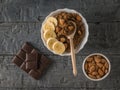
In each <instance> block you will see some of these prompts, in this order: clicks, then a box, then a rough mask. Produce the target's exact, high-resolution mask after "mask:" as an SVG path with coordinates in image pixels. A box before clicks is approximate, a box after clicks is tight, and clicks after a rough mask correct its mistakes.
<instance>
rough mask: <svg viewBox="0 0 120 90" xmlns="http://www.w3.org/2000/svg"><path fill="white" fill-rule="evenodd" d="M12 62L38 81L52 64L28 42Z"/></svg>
mask: <svg viewBox="0 0 120 90" xmlns="http://www.w3.org/2000/svg"><path fill="white" fill-rule="evenodd" d="M12 62H13V63H14V64H16V65H17V66H18V67H20V68H21V69H22V70H23V71H25V72H26V73H28V74H29V75H30V76H31V77H33V78H34V79H36V80H38V79H39V78H40V77H41V76H42V74H43V73H44V72H45V71H46V69H47V67H48V66H49V64H50V63H51V61H50V60H49V59H48V58H47V57H45V56H44V55H42V54H40V53H39V52H38V51H37V50H36V49H35V48H34V47H32V45H30V44H29V43H28V42H27V43H25V44H24V45H23V46H22V49H21V50H19V52H18V53H17V54H16V56H15V57H14V58H13V60H12Z"/></svg>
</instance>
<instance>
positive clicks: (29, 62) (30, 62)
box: [26, 53, 38, 69]
mask: <svg viewBox="0 0 120 90" xmlns="http://www.w3.org/2000/svg"><path fill="white" fill-rule="evenodd" d="M37 56H38V54H37V53H30V54H26V68H27V69H37V68H38V66H37V62H38V61H37Z"/></svg>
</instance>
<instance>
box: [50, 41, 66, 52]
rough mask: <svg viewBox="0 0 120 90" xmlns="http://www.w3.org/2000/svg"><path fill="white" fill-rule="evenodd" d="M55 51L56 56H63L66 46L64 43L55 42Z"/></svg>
mask: <svg viewBox="0 0 120 90" xmlns="http://www.w3.org/2000/svg"><path fill="white" fill-rule="evenodd" d="M52 48H53V51H54V52H55V53H56V54H62V53H63V52H64V51H65V46H64V44H63V43H62V42H59V41H57V42H55V43H54V44H53V47H52Z"/></svg>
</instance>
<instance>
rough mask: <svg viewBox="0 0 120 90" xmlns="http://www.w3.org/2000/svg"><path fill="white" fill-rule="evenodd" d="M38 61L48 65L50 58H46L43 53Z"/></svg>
mask: <svg viewBox="0 0 120 90" xmlns="http://www.w3.org/2000/svg"><path fill="white" fill-rule="evenodd" d="M40 62H41V63H42V64H45V65H48V64H50V63H51V62H50V60H49V59H48V58H46V57H45V56H44V55H42V56H41V59H40Z"/></svg>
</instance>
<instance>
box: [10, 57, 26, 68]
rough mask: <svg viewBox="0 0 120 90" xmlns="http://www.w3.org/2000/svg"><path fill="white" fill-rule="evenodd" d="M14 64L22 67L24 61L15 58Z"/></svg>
mask: <svg viewBox="0 0 120 90" xmlns="http://www.w3.org/2000/svg"><path fill="white" fill-rule="evenodd" d="M12 62H13V63H15V64H16V65H17V66H20V65H21V64H22V63H23V62H24V60H22V59H20V58H18V57H17V56H15V57H14V58H13V61H12Z"/></svg>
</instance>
